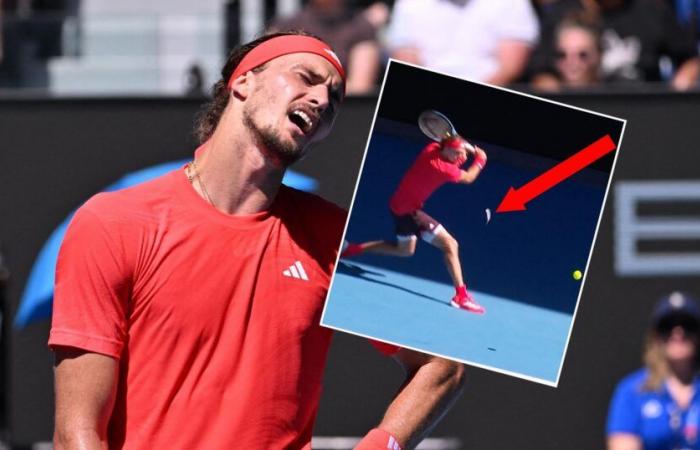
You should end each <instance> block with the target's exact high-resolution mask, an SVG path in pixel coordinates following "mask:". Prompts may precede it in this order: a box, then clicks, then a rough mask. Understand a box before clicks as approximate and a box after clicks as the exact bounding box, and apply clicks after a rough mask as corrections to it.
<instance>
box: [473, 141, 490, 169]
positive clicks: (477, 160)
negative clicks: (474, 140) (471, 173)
mask: <svg viewBox="0 0 700 450" xmlns="http://www.w3.org/2000/svg"><path fill="white" fill-rule="evenodd" d="M487 159H488V158H487V157H486V152H485V151H484V150H483V149H482V148H481V147H478V146H476V145H475V146H474V164H476V165H478V166H479V168H481V169H483V168H484V167H485V166H486V160H487Z"/></svg>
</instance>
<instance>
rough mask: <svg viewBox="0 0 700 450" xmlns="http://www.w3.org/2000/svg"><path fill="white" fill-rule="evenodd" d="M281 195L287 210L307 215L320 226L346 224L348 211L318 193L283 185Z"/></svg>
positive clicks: (302, 215)
mask: <svg viewBox="0 0 700 450" xmlns="http://www.w3.org/2000/svg"><path fill="white" fill-rule="evenodd" d="M280 195H281V200H282V202H283V203H284V205H283V206H284V208H285V209H286V210H288V211H293V212H294V214H295V215H297V216H301V217H306V218H308V219H309V220H310V221H311V222H313V223H316V224H318V225H319V226H320V227H325V226H329V225H330V226H333V225H336V226H341V227H342V226H344V225H345V218H346V217H347V211H345V210H344V209H343V208H341V207H339V206H338V205H336V204H335V203H332V202H330V201H328V200H326V199H324V198H322V197H320V196H318V195H316V194H312V193H310V192H305V191H301V190H299V189H295V188H292V187H289V186H285V185H282V187H281V191H280Z"/></svg>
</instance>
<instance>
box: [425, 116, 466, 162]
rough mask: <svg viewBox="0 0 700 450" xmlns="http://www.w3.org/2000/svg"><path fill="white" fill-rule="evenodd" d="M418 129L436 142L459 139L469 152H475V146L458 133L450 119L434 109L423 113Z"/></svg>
mask: <svg viewBox="0 0 700 450" xmlns="http://www.w3.org/2000/svg"><path fill="white" fill-rule="evenodd" d="M418 127H420V129H421V131H422V132H423V134H425V135H426V136H428V137H429V138H430V139H432V140H433V141H435V142H442V141H443V140H444V139H447V138H451V137H459V138H461V139H463V140H464V142H466V143H467V148H468V149H469V151H470V152H472V153H473V152H474V146H473V145H472V144H471V143H469V141H467V140H466V139H464V138H463V137H462V136H460V135H459V133H457V130H456V129H455V127H454V125H452V122H450V119H448V118H447V116H445V115H444V114H442V113H441V112H438V111H435V110H432V109H429V110H427V111H423V112H422V113H421V114H420V116H418Z"/></svg>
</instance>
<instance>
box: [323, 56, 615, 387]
mask: <svg viewBox="0 0 700 450" xmlns="http://www.w3.org/2000/svg"><path fill="white" fill-rule="evenodd" d="M392 64H400V65H404V66H409V67H413V68H415V69H419V70H422V71H425V72H432V73H435V74H438V75H443V76H447V77H450V78H454V79H457V80H461V81H469V82H471V83H474V84H479V85H482V86H487V87H490V88H494V89H498V90H501V91H505V92H509V93H511V94H516V95H519V96H523V97H528V98H531V99H535V100H540V101H543V102H547V103H551V104H553V105H558V106H563V107H565V108H569V109H574V110H577V111H581V112H585V113H588V114H593V115H596V116H600V117H605V118H608V119H612V120H617V121H620V122H622V130H621V131H620V139H619V141H618V142H617V147H616V149H615V156H614V158H613V164H612V167H611V168H610V175H609V176H608V183H607V186H606V188H605V195H604V196H603V203H602V204H601V207H600V212H599V213H598V222H597V223H596V228H595V233H594V234H593V241H592V243H591V248H590V250H589V252H588V260H587V261H586V268H585V270H584V272H583V279H582V280H581V287H580V288H579V291H578V296H577V298H576V306H575V308H574V313H573V315H572V316H571V324H570V325H569V333H568V335H567V337H566V343H565V344H564V352H563V353H562V356H561V361H560V363H559V370H557V377H556V380H555V381H554V382H552V381H549V380H545V379H543V378H537V377H531V376H529V375H525V374H522V373H517V372H511V371H509V370H504V369H499V368H497V367H493V366H489V365H485V364H479V363H477V362H474V361H468V360H462V359H459V358H454V357H452V356H448V355H443V354H439V353H433V352H430V351H428V350H425V349H421V348H414V347H408V346H405V345H403V344H400V343H398V342H392V341H387V340H384V339H377V338H376V337H372V336H368V335H365V334H362V333H357V332H355V331H351V330H347V329H344V328H340V327H336V326H332V325H327V324H324V323H323V319H324V317H325V316H326V309H327V308H328V298H329V297H330V294H331V291H332V290H333V283H334V282H335V274H336V271H337V268H338V261H339V260H340V248H342V243H343V242H344V241H345V234H346V233H347V231H348V225H349V224H350V218H351V217H352V210H353V208H354V206H355V197H356V196H357V189H358V187H359V185H360V179H361V178H362V173H363V171H364V168H365V160H366V159H367V151H368V150H369V144H370V141H371V140H372V135H373V133H374V125H375V124H376V122H377V114H378V113H379V105H380V104H381V102H382V96H383V94H384V86H385V84H386V80H387V76H388V74H389V70H390V69H391V67H392ZM626 127H627V120H626V119H621V118H619V117H614V116H610V115H607V114H602V113H599V112H596V111H591V110H588V109H584V108H579V107H577V106H572V105H567V104H565V103H561V102H557V101H554V100H549V99H546V98H542V97H537V96H536V95H533V94H527V93H524V92H518V91H515V90H512V89H508V88H504V87H501V86H495V85H492V84H489V83H483V82H480V81H475V80H470V79H468V78H460V77H457V76H454V75H450V74H448V73H444V72H439V71H437V70H431V69H427V68H425V67H421V66H418V65H416V64H410V63H406V62H403V61H398V60H395V59H393V58H391V59H389V63H388V64H387V66H386V70H385V71H384V79H383V80H382V86H381V88H380V90H379V96H378V97H377V106H376V107H375V109H374V116H373V117H372V126H371V127H370V130H369V134H368V136H367V144H366V145H365V152H364V154H363V155H362V164H361V165H360V171H359V173H358V175H357V180H356V181H355V190H354V191H353V194H352V200H351V202H350V209H349V210H348V216H347V220H346V221H345V228H344V229H343V238H342V240H341V242H340V246H341V247H340V248H339V251H338V255H337V257H336V260H335V265H334V268H333V276H332V277H331V282H330V284H329V286H328V293H327V294H326V299H325V301H324V304H323V312H322V313H321V322H320V325H321V326H323V327H326V328H330V329H332V330H337V331H342V332H345V333H349V334H353V335H355V336H360V337H363V338H366V339H372V340H375V341H380V342H386V343H387V344H392V345H396V346H399V347H401V348H405V349H408V350H414V351H417V352H421V353H425V354H428V355H433V356H438V357H440V358H445V359H450V360H452V361H458V362H461V363H463V364H469V365H470V366H474V367H479V368H481V369H486V370H490V371H493V372H497V373H502V374H505V375H510V376H513V377H516V378H521V379H524V380H528V381H534V382H536V383H540V384H544V385H547V386H551V387H554V388H556V387H558V386H559V380H560V379H561V373H562V369H563V367H564V361H565V360H566V355H567V353H568V350H569V343H570V340H571V333H572V332H573V329H574V323H575V322H576V315H577V314H578V308H579V305H580V303H581V295H582V294H583V288H584V287H585V283H586V279H587V278H588V269H589V266H590V264H591V256H592V255H593V249H594V248H595V245H596V241H597V239H598V231H599V230H600V222H601V221H602V218H603V211H604V210H605V205H606V204H607V201H608V195H609V193H610V186H611V185H612V181H613V176H614V174H615V166H616V165H617V160H618V157H619V156H620V150H621V148H622V139H623V137H624V135H625V128H626Z"/></svg>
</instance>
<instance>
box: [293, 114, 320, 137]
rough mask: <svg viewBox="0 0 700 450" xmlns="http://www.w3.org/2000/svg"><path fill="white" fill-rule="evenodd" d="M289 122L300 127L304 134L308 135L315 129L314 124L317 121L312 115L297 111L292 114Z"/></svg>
mask: <svg viewBox="0 0 700 450" xmlns="http://www.w3.org/2000/svg"><path fill="white" fill-rule="evenodd" d="M289 120H290V121H291V122H292V123H293V124H294V125H296V126H297V127H299V129H300V130H301V131H302V133H304V134H308V133H309V132H310V131H311V130H312V129H313V128H314V124H315V123H314V122H315V121H316V120H315V117H314V116H313V115H312V114H310V113H308V112H306V111H304V110H302V109H295V110H293V111H292V112H290V113H289Z"/></svg>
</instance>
